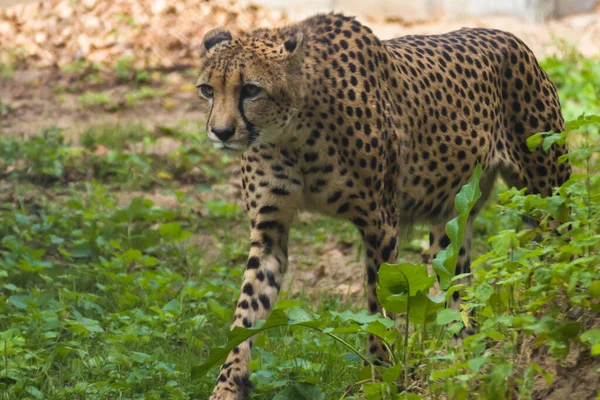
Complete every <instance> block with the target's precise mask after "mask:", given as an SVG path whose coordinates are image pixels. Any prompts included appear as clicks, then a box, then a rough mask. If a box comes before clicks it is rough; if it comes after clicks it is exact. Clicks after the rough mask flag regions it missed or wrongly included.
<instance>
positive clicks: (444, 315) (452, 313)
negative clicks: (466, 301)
mask: <svg viewBox="0 0 600 400" xmlns="http://www.w3.org/2000/svg"><path fill="white" fill-rule="evenodd" d="M460 320H461V317H460V312H459V311H457V310H452V309H450V308H447V309H445V310H442V311H440V312H439V313H438V315H437V317H436V319H435V323H436V324H438V325H447V324H449V323H450V322H454V321H460Z"/></svg>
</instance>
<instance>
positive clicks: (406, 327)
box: [404, 292, 410, 386]
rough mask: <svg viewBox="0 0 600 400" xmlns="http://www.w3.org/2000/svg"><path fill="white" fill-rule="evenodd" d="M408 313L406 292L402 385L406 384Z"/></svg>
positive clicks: (408, 302)
mask: <svg viewBox="0 0 600 400" xmlns="http://www.w3.org/2000/svg"><path fill="white" fill-rule="evenodd" d="M409 313H410V292H409V293H407V294H406V321H405V324H404V386H406V385H408V323H409V322H408V315H409Z"/></svg>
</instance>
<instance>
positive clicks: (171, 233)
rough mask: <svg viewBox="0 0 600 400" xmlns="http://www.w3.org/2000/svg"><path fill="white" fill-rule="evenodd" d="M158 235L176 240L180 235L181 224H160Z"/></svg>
mask: <svg viewBox="0 0 600 400" xmlns="http://www.w3.org/2000/svg"><path fill="white" fill-rule="evenodd" d="M158 231H159V232H160V235H161V236H163V237H167V238H170V239H177V238H178V237H179V236H180V235H181V223H180V222H168V223H166V224H162V225H161V227H160V228H158Z"/></svg>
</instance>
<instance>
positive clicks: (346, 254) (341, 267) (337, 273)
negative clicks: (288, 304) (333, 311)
mask: <svg viewBox="0 0 600 400" xmlns="http://www.w3.org/2000/svg"><path fill="white" fill-rule="evenodd" d="M294 247H295V246H293V245H292V246H291V249H290V257H289V267H288V273H287V274H286V277H285V280H284V284H283V288H284V290H285V291H287V292H291V293H292V294H297V293H300V292H304V293H308V295H310V296H313V295H316V294H322V293H327V294H328V295H332V296H340V297H341V300H342V301H345V300H347V299H348V298H349V297H355V296H362V294H363V292H364V282H365V280H364V274H365V267H364V264H363V263H362V262H361V261H362V260H361V257H359V256H358V254H357V249H356V248H354V245H353V243H348V242H343V241H340V240H339V238H336V237H335V236H334V237H330V238H329V240H328V241H327V242H326V243H325V244H315V245H312V246H310V248H308V249H307V248H302V249H299V248H294Z"/></svg>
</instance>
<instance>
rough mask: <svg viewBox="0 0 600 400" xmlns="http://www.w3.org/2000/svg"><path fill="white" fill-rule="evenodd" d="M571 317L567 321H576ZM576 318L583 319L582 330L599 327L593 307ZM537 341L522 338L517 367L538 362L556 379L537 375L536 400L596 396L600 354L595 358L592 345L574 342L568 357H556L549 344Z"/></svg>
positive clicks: (599, 390)
mask: <svg viewBox="0 0 600 400" xmlns="http://www.w3.org/2000/svg"><path fill="white" fill-rule="evenodd" d="M571 314H573V313H571ZM570 319H571V321H567V322H572V321H573V320H574V318H570ZM575 320H577V321H579V322H582V331H583V330H589V329H595V328H598V327H600V314H597V313H594V312H593V311H592V310H589V311H588V312H586V313H585V315H583V316H582V317H578V318H575ZM534 341H535V338H534V337H530V336H529V337H527V338H526V339H524V340H523V342H522V343H521V345H520V349H521V350H520V354H519V356H518V357H517V360H516V362H515V364H516V366H517V367H518V366H526V365H531V364H532V363H535V364H537V365H539V366H540V367H541V368H542V369H543V370H544V371H546V372H547V373H548V374H550V375H551V376H552V377H553V380H552V382H551V383H549V382H548V381H547V380H546V379H545V378H544V377H543V376H541V375H538V376H537V377H536V381H535V386H534V390H533V394H532V399H533V400H542V399H543V400H564V399H577V400H588V399H589V400H591V399H597V396H598V394H599V393H600V375H599V372H600V357H593V356H592V355H591V354H590V349H589V348H586V347H584V346H582V345H580V344H579V343H576V342H573V341H572V342H571V343H570V347H569V351H568V354H567V355H566V357H564V359H562V360H556V359H555V358H554V357H553V356H552V355H551V354H550V353H549V351H548V348H547V346H544V345H542V346H540V347H539V348H536V346H535V344H534Z"/></svg>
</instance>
